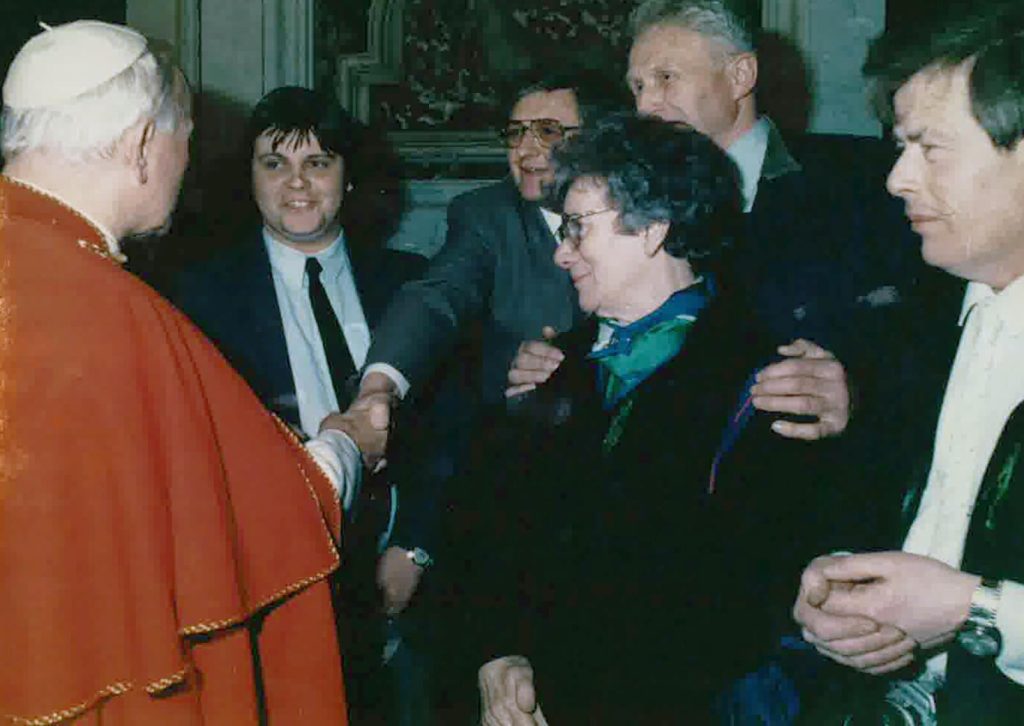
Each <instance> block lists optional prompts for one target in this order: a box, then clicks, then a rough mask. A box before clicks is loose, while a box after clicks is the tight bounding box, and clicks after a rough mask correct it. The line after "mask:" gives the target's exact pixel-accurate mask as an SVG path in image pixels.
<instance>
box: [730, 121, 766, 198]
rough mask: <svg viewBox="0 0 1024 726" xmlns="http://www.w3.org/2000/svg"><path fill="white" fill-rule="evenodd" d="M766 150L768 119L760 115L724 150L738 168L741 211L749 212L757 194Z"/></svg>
mask: <svg viewBox="0 0 1024 726" xmlns="http://www.w3.org/2000/svg"><path fill="white" fill-rule="evenodd" d="M767 150H768V121H767V120H766V119H765V118H764V117H763V116H762V117H761V118H759V119H757V121H756V122H755V123H754V125H753V126H751V127H750V129H749V130H748V131H747V132H746V133H745V134H743V136H741V137H739V138H738V139H736V141H734V142H733V143H732V145H731V146H730V147H729V148H728V149H726V150H725V153H726V154H728V155H729V158H731V159H732V160H733V161H734V162H736V166H737V167H739V170H740V182H741V184H742V185H743V189H742V191H743V211H745V212H749V211H750V208H751V207H753V206H754V198H755V197H756V196H757V183H758V181H760V179H761V167H762V166H764V155H765V152H766V151H767Z"/></svg>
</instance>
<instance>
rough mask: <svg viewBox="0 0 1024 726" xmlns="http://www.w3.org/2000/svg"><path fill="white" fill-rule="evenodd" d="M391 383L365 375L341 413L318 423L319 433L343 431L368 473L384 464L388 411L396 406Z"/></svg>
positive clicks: (381, 467)
mask: <svg viewBox="0 0 1024 726" xmlns="http://www.w3.org/2000/svg"><path fill="white" fill-rule="evenodd" d="M398 400H399V396H398V390H397V387H396V386H395V384H394V382H392V380H391V379H390V378H388V377H387V376H386V375H384V374H382V373H369V374H367V375H366V376H365V377H364V378H363V380H362V383H361V384H360V386H359V393H358V395H357V396H356V398H355V400H353V401H352V404H351V405H350V406H349V407H348V409H346V410H345V411H344V412H343V413H332V414H331V415H329V416H327V418H325V419H324V420H323V421H322V422H321V423H320V430H321V431H323V430H324V429H335V430H338V431H343V432H345V433H346V434H348V436H349V437H350V438H351V439H352V441H353V442H354V443H355V445H356V446H357V447H359V451H360V453H361V454H362V457H363V463H364V464H365V465H366V468H367V469H368V470H369V471H371V472H374V473H376V472H378V471H380V470H381V469H383V468H384V467H385V466H386V465H387V460H386V459H385V458H384V457H385V453H386V451H387V444H388V436H389V434H390V431H391V422H392V421H393V416H392V409H393V408H394V407H395V405H396V404H397V403H398Z"/></svg>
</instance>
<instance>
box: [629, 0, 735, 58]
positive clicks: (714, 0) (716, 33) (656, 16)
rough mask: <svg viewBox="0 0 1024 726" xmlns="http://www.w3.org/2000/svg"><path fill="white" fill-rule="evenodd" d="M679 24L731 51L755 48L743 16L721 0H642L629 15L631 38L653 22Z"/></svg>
mask: <svg viewBox="0 0 1024 726" xmlns="http://www.w3.org/2000/svg"><path fill="white" fill-rule="evenodd" d="M665 24H671V25H679V26H681V27H684V28H687V29H689V30H692V31H694V32H695V33H700V34H701V35H703V36H705V37H707V38H711V39H714V40H717V41H719V42H721V43H723V44H725V45H726V46H727V47H728V48H729V49H730V50H731V51H732V52H734V53H750V52H752V51H753V50H754V38H753V33H752V31H751V29H750V27H749V24H748V23H747V22H745V18H744V17H742V16H741V15H740V14H739V13H737V12H735V11H734V10H733V9H731V8H730V7H729V6H728V5H727V4H726V3H724V2H722V0H644V2H641V3H640V4H639V5H638V6H637V7H636V8H635V9H634V10H633V13H632V15H631V16H630V29H631V30H632V33H633V37H634V38H636V37H638V36H639V35H640V34H641V33H643V32H644V31H645V30H647V29H648V28H649V27H651V26H652V25H665Z"/></svg>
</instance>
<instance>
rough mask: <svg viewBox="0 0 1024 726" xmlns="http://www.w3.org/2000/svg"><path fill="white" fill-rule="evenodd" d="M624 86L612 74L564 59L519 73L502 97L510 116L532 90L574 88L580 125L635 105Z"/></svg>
mask: <svg viewBox="0 0 1024 726" xmlns="http://www.w3.org/2000/svg"><path fill="white" fill-rule="evenodd" d="M622 86H623V84H622V81H621V79H620V78H613V77H612V76H611V74H610V73H607V72H605V71H603V70H600V69H597V68H588V67H583V66H581V65H580V64H578V63H575V62H572V61H568V60H564V59H563V60H561V61H558V62H556V63H555V66H554V67H553V68H547V69H531V70H528V71H524V72H522V73H520V74H519V75H517V76H515V77H514V78H512V79H511V80H510V82H509V83H508V85H507V87H506V88H505V89H504V92H503V93H502V96H503V97H504V98H505V100H506V105H505V113H506V115H507V114H509V113H511V111H512V108H513V107H514V106H515V105H516V104H517V103H519V101H520V100H522V99H523V98H525V97H526V96H529V95H530V94H532V93H551V92H553V91H572V92H573V95H574V96H575V97H576V106H577V108H578V109H579V115H580V124H587V123H589V122H590V120H591V119H593V118H596V117H599V116H603V115H606V114H608V113H610V112H612V111H616V110H620V109H623V108H629V107H631V106H632V99H631V98H628V97H627V94H626V92H625V89H624V88H623V87H622Z"/></svg>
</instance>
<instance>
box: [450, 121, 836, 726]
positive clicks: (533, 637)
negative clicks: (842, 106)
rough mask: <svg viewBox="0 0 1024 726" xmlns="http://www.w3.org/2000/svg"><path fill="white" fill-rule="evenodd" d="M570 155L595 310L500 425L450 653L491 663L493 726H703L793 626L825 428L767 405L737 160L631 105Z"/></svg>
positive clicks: (462, 529)
mask: <svg viewBox="0 0 1024 726" xmlns="http://www.w3.org/2000/svg"><path fill="white" fill-rule="evenodd" d="M558 163H559V172H558V177H557V181H556V188H555V189H554V194H555V195H556V196H557V199H558V202H559V205H560V208H561V209H562V210H563V219H564V224H563V226H562V235H561V236H562V242H561V244H560V245H559V247H558V249H557V251H556V253H555V261H556V263H557V264H558V265H560V266H561V267H563V268H564V269H566V270H567V271H568V272H569V274H570V275H571V277H572V280H573V282H574V284H575V286H576V289H577V292H578V294H579V299H580V306H581V307H582V308H583V310H584V311H586V312H588V313H592V315H591V317H590V319H589V321H588V323H587V324H586V325H584V326H583V327H582V328H581V329H578V330H575V331H573V332H571V333H569V334H567V335H565V336H562V337H561V338H560V339H559V340H558V344H559V346H560V347H561V348H562V349H563V351H564V352H565V354H566V358H565V361H564V362H563V363H562V366H561V367H560V369H559V371H558V372H557V373H556V374H555V377H554V378H553V379H552V380H551V381H550V382H549V383H547V384H545V385H544V386H542V387H541V388H540V389H538V390H537V391H535V392H533V393H530V394H526V396H525V397H522V398H520V399H511V400H510V401H509V402H508V407H509V409H510V411H511V413H512V415H511V416H507V417H500V418H495V419H494V420H493V422H492V425H491V426H489V427H486V428H485V429H484V431H485V432H486V433H485V436H484V438H485V439H486V440H485V441H483V442H482V443H481V444H480V446H478V447H477V449H476V451H477V455H478V461H476V462H474V465H472V466H471V467H470V471H471V472H473V474H471V476H470V477H468V478H467V480H466V486H465V487H463V490H462V491H463V495H462V497H461V499H457V501H456V502H455V505H454V510H455V513H456V516H455V517H454V520H453V521H454V522H456V525H455V526H454V527H453V534H452V543H453V549H452V551H451V552H450V553H449V555H448V558H447V559H448V560H449V567H450V569H449V577H450V580H451V582H452V583H453V587H452V589H451V590H450V596H451V597H452V598H454V602H453V603H451V604H452V605H456V606H457V612H458V618H459V620H460V622H459V625H458V630H457V633H455V634H456V635H457V636H458V637H456V638H455V639H454V640H453V641H452V642H453V643H461V645H459V646H458V647H457V648H456V649H455V650H453V652H462V653H469V654H470V658H471V661H472V662H474V663H475V664H476V665H477V666H481V665H482V666H483V667H482V668H481V669H480V673H479V678H480V688H481V698H482V707H483V710H482V719H483V722H484V723H485V724H492V723H493V724H503V723H508V724H518V723H533V722H535V723H543V721H542V719H543V718H544V717H546V719H547V720H548V721H549V722H550V723H552V724H556V726H559V725H561V724H576V723H579V724H583V723H587V724H592V723H609V724H626V723H635V724H665V723H672V724H674V723H704V722H707V721H710V720H711V719H712V713H713V711H714V701H715V699H716V698H717V697H719V695H720V694H721V693H722V692H723V691H724V690H726V688H727V687H728V685H729V684H730V682H732V681H734V680H735V679H737V678H739V677H741V676H743V674H745V673H749V672H751V671H753V670H755V669H756V668H757V667H758V665H759V664H760V663H761V662H762V661H763V659H764V658H765V656H766V655H767V654H768V653H769V651H770V650H771V648H772V647H773V644H774V643H776V642H777V639H778V638H777V636H778V635H779V634H780V633H781V632H782V631H783V630H784V629H785V628H786V626H787V621H788V616H787V608H788V600H789V595H790V592H791V590H792V588H793V587H794V583H795V582H796V581H797V577H798V574H799V570H800V567H801V566H802V564H804V563H805V562H806V560H807V559H808V557H809V556H810V554H811V553H812V552H813V551H814V547H815V546H820V544H821V542H820V537H819V532H818V522H817V519H816V517H814V516H813V515H814V513H816V512H819V511H820V507H821V506H823V504H821V503H819V502H818V499H817V496H818V495H817V492H819V491H827V489H828V488H827V487H825V486H823V485H822V482H820V481H816V480H815V479H816V477H815V476H814V472H816V471H818V470H819V465H818V460H819V459H821V457H823V456H826V455H827V452H828V446H823V445H822V444H820V443H817V444H814V445H808V444H806V443H803V442H796V441H791V440H785V439H782V438H780V437H778V436H776V435H775V434H773V433H772V432H771V431H770V428H769V426H770V423H771V420H770V419H769V418H768V417H766V416H765V415H764V414H760V413H755V412H754V410H753V408H752V406H751V405H750V401H749V388H750V386H751V384H752V383H753V376H754V375H755V374H756V372H757V371H758V369H759V368H760V367H763V366H764V365H765V364H767V363H769V362H771V361H772V360H773V356H774V354H775V341H771V340H768V339H766V338H765V337H764V336H763V335H762V334H761V333H760V332H759V331H758V329H757V328H756V325H755V323H754V322H753V320H754V316H753V315H751V311H750V309H749V307H747V306H746V305H745V304H744V300H743V295H742V291H737V290H731V289H730V288H729V286H728V282H729V279H728V272H727V268H728V265H727V263H726V259H727V257H728V250H729V249H730V247H731V245H732V242H733V239H734V234H735V232H736V230H737V229H739V227H740V224H741V221H740V220H741V214H742V212H741V209H742V207H741V201H740V194H739V190H738V185H737V172H736V169H735V167H734V166H733V164H732V162H731V161H730V160H729V159H728V158H727V157H726V156H725V155H724V154H723V153H722V152H721V151H720V150H719V149H718V148H717V147H716V146H715V145H714V144H713V143H712V142H711V141H709V140H708V139H706V138H705V137H703V136H701V135H699V134H697V133H695V132H692V131H688V130H682V129H679V128H676V127H673V126H671V125H668V124H665V123H664V122H661V121H657V120H653V119H646V118H639V117H635V116H631V115H614V116H610V117H608V118H607V119H605V120H603V121H601V122H599V123H597V124H596V125H594V126H593V127H592V128H590V129H587V130H584V131H583V132H581V134H580V135H579V136H578V137H576V138H575V139H574V140H573V141H572V142H571V143H569V144H568V145H567V146H566V147H565V148H564V150H563V151H561V152H560V153H559V154H558ZM595 340H596V343H595ZM535 706H538V708H537V709H536V710H533V711H532V715H531V717H532V718H533V719H534V721H533V722H528V721H519V720H516V719H517V718H521V716H520V714H518V713H516V711H517V710H519V711H530V710H531V709H532V708H534V707H535ZM542 714H543V715H542Z"/></svg>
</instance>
